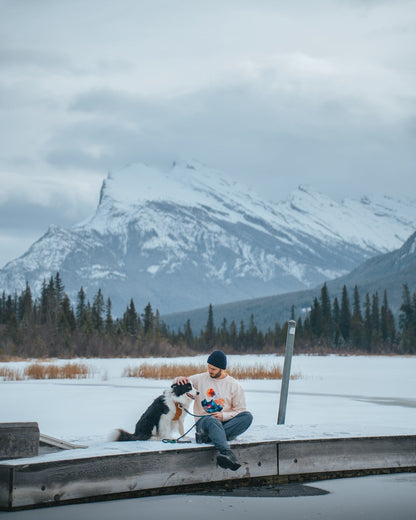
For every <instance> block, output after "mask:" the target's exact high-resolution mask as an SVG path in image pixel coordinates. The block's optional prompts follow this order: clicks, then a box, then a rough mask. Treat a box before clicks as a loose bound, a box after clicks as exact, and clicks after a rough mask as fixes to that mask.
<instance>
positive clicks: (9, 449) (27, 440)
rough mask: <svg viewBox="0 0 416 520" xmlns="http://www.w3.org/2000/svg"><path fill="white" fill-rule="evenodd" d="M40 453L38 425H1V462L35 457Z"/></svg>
mask: <svg viewBox="0 0 416 520" xmlns="http://www.w3.org/2000/svg"><path fill="white" fill-rule="evenodd" d="M38 453H39V426H38V423H36V422H19V423H0V460H5V459H17V458H20V457H35V456H36V455H38Z"/></svg>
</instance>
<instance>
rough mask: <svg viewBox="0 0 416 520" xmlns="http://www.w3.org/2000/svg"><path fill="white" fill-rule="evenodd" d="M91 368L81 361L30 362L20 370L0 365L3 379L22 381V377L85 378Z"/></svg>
mask: <svg viewBox="0 0 416 520" xmlns="http://www.w3.org/2000/svg"><path fill="white" fill-rule="evenodd" d="M92 373H93V372H92V370H91V368H89V367H88V366H87V365H84V364H82V363H67V364H66V365H61V366H59V365H54V364H41V363H32V364H31V365H28V366H27V367H26V368H25V369H24V370H23V372H22V370H19V369H14V368H8V367H0V378H3V381H22V380H24V379H86V378H87V377H91V376H92Z"/></svg>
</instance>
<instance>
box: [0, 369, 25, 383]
mask: <svg viewBox="0 0 416 520" xmlns="http://www.w3.org/2000/svg"><path fill="white" fill-rule="evenodd" d="M0 378H2V379H3V381H21V380H23V379H24V377H23V374H22V371H21V370H18V369H16V368H8V367H0Z"/></svg>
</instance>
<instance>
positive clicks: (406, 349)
mask: <svg viewBox="0 0 416 520" xmlns="http://www.w3.org/2000/svg"><path fill="white" fill-rule="evenodd" d="M290 319H291V320H293V321H296V336H295V337H296V340H295V345H296V346H295V348H296V351H297V352H305V353H330V352H334V353H337V352H338V353H341V352H342V353H352V352H356V353H357V352H362V353H369V354H370V353H373V354H376V353H401V354H416V291H415V292H414V294H413V296H411V295H410V291H409V288H408V286H407V285H404V286H403V294H402V304H401V307H400V313H399V319H398V323H397V324H396V320H395V318H394V315H393V312H392V311H391V309H390V307H389V304H388V297H387V291H384V292H383V296H382V298H381V301H380V297H379V294H378V292H375V293H374V294H369V293H367V294H366V295H365V298H364V301H363V302H362V303H361V301H360V294H359V290H358V287H357V286H356V287H355V288H354V291H353V295H352V301H351V298H350V295H349V294H348V289H347V287H346V286H344V287H343V289H342V296H341V301H339V300H338V298H337V297H335V298H334V299H333V300H332V301H331V298H330V295H329V292H328V288H327V285H326V284H324V285H323V286H322V288H321V291H320V297H319V298H318V297H317V298H315V299H314V301H313V303H312V305H311V307H310V309H309V311H308V313H307V314H306V316H305V317H304V318H302V316H299V317H297V316H296V312H295V308H294V307H293V306H292V309H291V316H290ZM286 334H287V322H286V323H284V324H283V325H280V324H279V323H276V324H275V325H274V328H273V329H271V328H269V329H268V330H267V332H263V331H261V330H259V329H258V328H257V326H256V324H255V321H254V316H253V315H251V317H250V321H249V323H248V324H245V323H244V321H241V322H240V323H239V324H238V325H237V324H236V323H235V322H234V321H232V322H231V323H230V324H229V325H228V324H227V320H226V319H223V321H222V324H221V326H220V327H219V328H215V327H214V321H213V311H212V306H210V307H209V310H208V317H207V323H206V326H205V329H204V330H201V331H200V333H199V335H198V336H197V337H193V335H192V330H191V328H190V323H189V321H188V322H187V323H186V324H185V326H184V331H183V332H181V331H179V335H178V337H177V338H175V340H176V341H182V342H185V344H186V345H190V346H192V347H193V348H196V349H197V350H198V349H200V348H201V347H202V348H205V346H206V345H207V344H208V345H213V346H217V347H221V348H228V350H229V351H232V352H236V353H249V352H276V351H277V352H278V351H283V350H284V346H285V340H286Z"/></svg>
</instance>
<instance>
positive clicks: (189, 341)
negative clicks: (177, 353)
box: [184, 320, 194, 348]
mask: <svg viewBox="0 0 416 520" xmlns="http://www.w3.org/2000/svg"><path fill="white" fill-rule="evenodd" d="M184 339H185V344H186V345H187V346H188V347H191V348H192V347H193V346H194V335H193V332H192V328H191V320H186V324H185V332H184Z"/></svg>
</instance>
